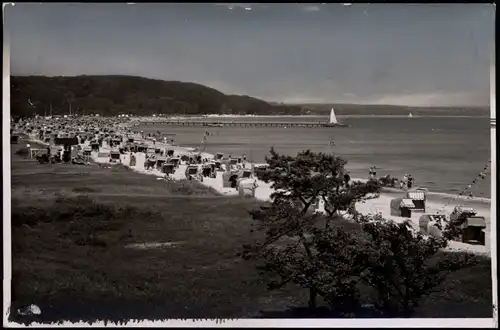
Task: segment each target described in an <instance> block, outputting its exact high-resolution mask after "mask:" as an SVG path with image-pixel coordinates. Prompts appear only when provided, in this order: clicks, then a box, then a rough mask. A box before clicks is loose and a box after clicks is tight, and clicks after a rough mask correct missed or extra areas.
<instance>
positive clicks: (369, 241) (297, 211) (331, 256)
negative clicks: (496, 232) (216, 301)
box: [243, 149, 476, 317]
mask: <svg viewBox="0 0 500 330" xmlns="http://www.w3.org/2000/svg"><path fill="white" fill-rule="evenodd" d="M266 161H267V164H268V166H267V168H266V169H265V170H261V171H259V172H257V174H256V175H257V176H258V178H259V179H262V180H264V181H266V182H272V185H271V187H272V188H274V189H275V190H276V192H275V193H273V194H272V196H271V197H272V199H271V200H272V202H271V204H270V205H267V206H263V207H261V208H260V209H258V210H253V211H252V212H251V215H252V217H253V219H254V221H255V228H256V229H257V231H260V232H263V233H264V239H263V240H262V241H258V242H256V243H255V244H253V245H245V246H244V252H243V257H244V258H246V259H249V258H254V259H258V260H260V261H262V264H261V265H259V266H258V268H259V270H260V271H261V274H262V275H263V276H266V278H267V279H268V287H269V289H277V288H281V287H283V286H284V285H286V284H288V283H294V284H297V285H300V286H301V287H303V288H306V289H308V290H309V307H310V308H315V307H316V305H317V303H316V300H317V296H318V295H319V296H321V297H322V298H323V299H324V300H325V301H326V302H327V303H328V304H329V305H330V306H331V307H332V308H333V309H334V310H335V311H336V312H337V313H340V314H342V315H349V316H355V315H356V312H357V311H358V310H359V309H360V308H361V306H363V303H366V302H374V304H373V305H374V308H375V309H376V310H378V311H379V312H380V313H381V314H382V315H384V316H405V317H408V316H411V315H412V314H413V312H414V311H415V309H416V308H417V307H418V305H419V303H420V301H421V300H422V298H423V297H425V296H427V295H429V294H431V293H433V292H435V291H438V290H439V287H440V285H441V284H442V282H443V281H444V280H445V278H446V276H447V275H448V274H450V273H452V272H454V271H457V270H459V269H463V268H465V267H468V266H471V265H473V264H475V262H476V259H475V258H474V257H471V256H470V255H463V254H462V255H460V254H451V255H450V254H444V253H442V252H441V249H443V248H444V247H446V245H447V240H446V239H438V238H433V237H426V236H424V235H422V234H421V233H417V232H415V231H414V229H413V228H412V226H411V225H410V223H409V222H403V223H395V222H393V221H389V220H384V219H383V218H382V216H380V215H376V216H363V215H361V214H359V213H358V212H356V211H355V209H354V208H353V205H354V204H355V203H356V202H358V201H364V200H365V199H367V198H368V196H367V194H368V193H370V192H377V191H378V185H377V183H376V182H368V183H361V182H358V183H355V184H353V185H351V186H349V187H347V186H345V183H344V182H342V176H341V174H342V172H343V166H344V165H345V164H346V162H345V161H344V160H343V159H341V158H339V157H335V156H334V155H327V154H322V153H313V152H311V151H304V152H300V153H299V154H298V155H297V156H296V157H290V156H282V155H279V154H278V153H277V152H276V151H275V150H274V149H271V157H268V158H266ZM315 198H322V199H323V201H324V202H325V205H326V213H327V214H326V216H325V215H319V214H316V213H313V212H309V211H310V210H309V208H310V206H311V205H312V203H313V202H314V200H315ZM338 210H348V211H349V212H350V213H351V214H352V215H353V220H354V221H355V223H352V224H351V226H350V230H347V229H346V228H344V227H342V226H338V225H335V226H334V224H339V223H342V222H343V223H347V221H346V220H338V219H337V221H336V222H334V219H336V218H338V215H337V217H336V211H338ZM321 221H325V225H322V226H321V225H320V224H321ZM363 288H364V289H363ZM367 288H369V289H371V292H373V293H374V298H373V299H370V295H368V294H367V293H366V291H367V290H366V289H367Z"/></svg>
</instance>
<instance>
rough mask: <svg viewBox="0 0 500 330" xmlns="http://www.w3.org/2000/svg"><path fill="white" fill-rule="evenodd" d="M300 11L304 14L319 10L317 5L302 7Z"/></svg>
mask: <svg viewBox="0 0 500 330" xmlns="http://www.w3.org/2000/svg"><path fill="white" fill-rule="evenodd" d="M302 10H303V11H306V12H315V11H320V10H321V8H320V7H319V6H318V5H307V6H304V7H302Z"/></svg>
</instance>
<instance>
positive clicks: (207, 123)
mask: <svg viewBox="0 0 500 330" xmlns="http://www.w3.org/2000/svg"><path fill="white" fill-rule="evenodd" d="M141 123H142V124H145V125H148V124H159V123H161V124H164V125H171V126H205V127H287V128H292V127H293V128H295V127H307V128H321V127H335V126H338V127H343V126H344V125H341V124H336V125H332V124H329V123H320V122H318V123H311V122H308V123H299V122H289V123H286V122H234V121H233V122H231V121H180V120H176V121H173V120H155V121H142V122H141Z"/></svg>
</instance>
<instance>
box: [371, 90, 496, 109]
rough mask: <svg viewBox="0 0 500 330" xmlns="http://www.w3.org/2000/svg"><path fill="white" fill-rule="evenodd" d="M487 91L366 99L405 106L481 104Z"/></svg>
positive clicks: (484, 102)
mask: <svg viewBox="0 0 500 330" xmlns="http://www.w3.org/2000/svg"><path fill="white" fill-rule="evenodd" d="M486 94H487V93H486V92H485V93H481V92H475V93H474V92H473V93H471V92H463V93H427V94H407V95H387V96H383V97H380V98H378V99H371V100H367V101H366V102H364V103H370V104H382V105H384V104H391V105H407V106H424V107H425V106H442V107H446V106H458V105H461V106H482V105H487V104H488V96H487V95H486Z"/></svg>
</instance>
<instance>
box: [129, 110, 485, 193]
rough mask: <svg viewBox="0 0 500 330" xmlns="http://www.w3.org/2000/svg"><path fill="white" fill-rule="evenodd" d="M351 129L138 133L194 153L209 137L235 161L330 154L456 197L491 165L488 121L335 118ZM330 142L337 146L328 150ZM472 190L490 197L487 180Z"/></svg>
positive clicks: (364, 173)
mask: <svg viewBox="0 0 500 330" xmlns="http://www.w3.org/2000/svg"><path fill="white" fill-rule="evenodd" d="M213 120H214V121H236V122H238V121H249V122H256V121H265V122H270V121H277V122H280V121H281V122H318V121H321V122H326V121H327V118H326V117H302V118H300V117H299V118H298V117H285V118H278V117H266V118H262V117H244V118H213ZM340 120H341V121H342V122H344V123H346V124H349V125H351V127H349V128H340V127H338V128H275V127H257V128H254V127H252V128H240V127H212V128H211V127H208V128H206V127H205V128H201V127H169V126H165V125H162V124H153V125H152V124H148V125H144V126H141V127H140V128H139V127H138V129H141V130H144V132H154V131H157V130H159V131H161V132H163V133H172V134H176V136H175V141H176V143H178V144H179V145H182V146H193V147H196V146H198V145H199V144H200V141H201V139H202V137H203V134H204V132H205V131H209V132H210V136H209V137H208V142H207V146H206V151H207V152H211V153H216V152H223V153H224V154H226V155H228V154H232V155H233V156H237V155H241V154H243V153H246V154H247V155H248V158H249V159H252V160H253V161H255V162H264V161H265V160H264V158H265V156H266V155H267V154H268V152H269V148H270V147H271V146H274V147H275V148H276V150H277V151H278V152H280V153H285V154H290V155H295V154H296V153H297V152H299V151H301V150H305V149H311V150H313V151H322V152H331V151H334V152H335V153H337V154H338V155H339V156H341V157H343V158H345V159H347V161H348V164H347V169H348V170H350V172H351V176H352V177H356V178H367V177H368V168H369V167H370V166H377V168H378V170H377V175H385V174H391V175H393V176H397V177H402V176H403V175H404V174H405V173H408V174H412V175H413V177H414V178H415V184H416V185H417V186H424V187H427V188H428V189H429V190H431V191H434V192H441V193H448V194H453V193H455V194H456V193H458V192H460V191H461V190H462V189H464V188H466V187H467V185H468V184H470V183H471V182H472V180H473V179H474V178H475V177H476V175H478V174H479V172H481V171H482V170H483V168H484V166H485V165H486V164H487V163H488V161H489V159H490V128H489V119H488V118H459V117H414V118H411V119H410V118H390V117H389V118H388V117H364V118H340ZM331 139H334V141H335V147H334V148H332V147H330V145H329V141H330V140H331ZM487 173H488V176H487V177H486V179H485V180H480V182H479V183H478V184H476V185H475V186H474V187H473V188H472V192H473V194H474V196H475V197H487V198H489V197H490V176H489V171H488V172H487Z"/></svg>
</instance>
